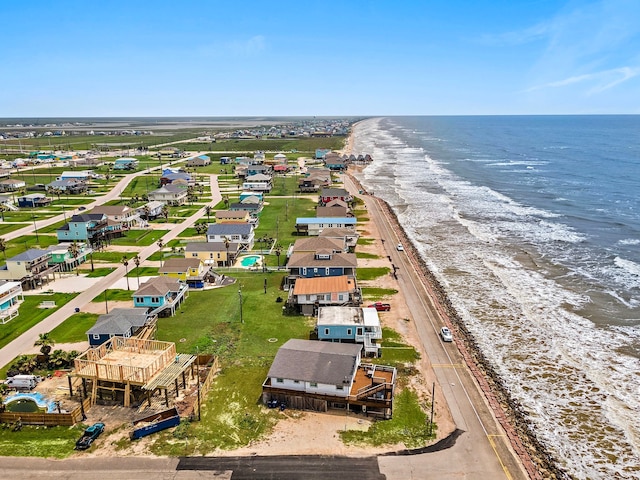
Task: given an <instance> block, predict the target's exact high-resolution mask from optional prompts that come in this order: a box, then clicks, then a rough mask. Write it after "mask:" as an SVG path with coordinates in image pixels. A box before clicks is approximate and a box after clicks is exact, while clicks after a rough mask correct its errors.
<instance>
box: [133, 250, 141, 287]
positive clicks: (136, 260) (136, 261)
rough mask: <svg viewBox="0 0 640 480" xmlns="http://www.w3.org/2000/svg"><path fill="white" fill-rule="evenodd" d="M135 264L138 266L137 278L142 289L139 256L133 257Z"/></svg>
mask: <svg viewBox="0 0 640 480" xmlns="http://www.w3.org/2000/svg"><path fill="white" fill-rule="evenodd" d="M133 263H135V264H136V278H137V279H138V288H140V272H139V271H138V269H139V268H140V257H139V256H138V255H136V256H135V257H133Z"/></svg>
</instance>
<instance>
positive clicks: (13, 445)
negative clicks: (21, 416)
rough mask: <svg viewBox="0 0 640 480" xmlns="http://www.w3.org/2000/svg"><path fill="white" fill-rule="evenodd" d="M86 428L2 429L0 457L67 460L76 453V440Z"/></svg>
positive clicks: (29, 427) (24, 427)
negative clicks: (15, 430) (14, 430)
mask: <svg viewBox="0 0 640 480" xmlns="http://www.w3.org/2000/svg"><path fill="white" fill-rule="evenodd" d="M84 428H85V426H84V425H82V424H78V425H76V426H74V427H49V428H47V427H40V426H33V425H25V426H23V427H22V430H20V431H18V432H13V431H11V430H10V429H8V428H6V429H5V428H3V429H0V455H10V456H16V457H42V458H65V457H68V456H70V455H71V454H73V453H74V450H73V448H74V446H75V443H76V440H77V439H78V437H80V435H81V434H82V432H83V430H84Z"/></svg>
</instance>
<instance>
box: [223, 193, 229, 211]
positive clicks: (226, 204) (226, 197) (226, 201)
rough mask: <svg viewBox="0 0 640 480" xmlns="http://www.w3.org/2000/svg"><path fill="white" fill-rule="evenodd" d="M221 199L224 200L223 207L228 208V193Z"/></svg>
mask: <svg viewBox="0 0 640 480" xmlns="http://www.w3.org/2000/svg"><path fill="white" fill-rule="evenodd" d="M222 201H223V202H224V208H229V195H225V196H224V197H222Z"/></svg>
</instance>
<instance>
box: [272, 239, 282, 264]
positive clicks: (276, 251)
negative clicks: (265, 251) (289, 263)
mask: <svg viewBox="0 0 640 480" xmlns="http://www.w3.org/2000/svg"><path fill="white" fill-rule="evenodd" d="M273 253H275V254H276V257H277V258H278V270H279V269H280V255H281V254H282V245H280V244H277V245H276V249H275V250H274V252H273Z"/></svg>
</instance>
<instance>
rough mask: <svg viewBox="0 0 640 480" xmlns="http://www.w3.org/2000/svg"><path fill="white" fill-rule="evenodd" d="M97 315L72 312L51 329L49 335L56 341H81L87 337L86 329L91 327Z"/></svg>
mask: <svg viewBox="0 0 640 480" xmlns="http://www.w3.org/2000/svg"><path fill="white" fill-rule="evenodd" d="M98 317H99V315H96V314H95V313H82V312H81V313H74V314H73V315H71V316H70V317H69V318H67V319H66V320H65V321H64V322H62V323H61V324H60V325H58V326H57V327H56V328H54V329H53V330H51V332H49V336H50V337H51V338H52V339H53V341H54V342H56V343H75V342H82V341H84V340H86V339H87V330H89V329H90V328H91V327H93V325H94V324H95V323H96V320H97V319H98ZM55 348H56V347H55V346H54V350H55Z"/></svg>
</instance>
